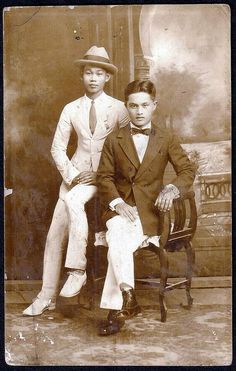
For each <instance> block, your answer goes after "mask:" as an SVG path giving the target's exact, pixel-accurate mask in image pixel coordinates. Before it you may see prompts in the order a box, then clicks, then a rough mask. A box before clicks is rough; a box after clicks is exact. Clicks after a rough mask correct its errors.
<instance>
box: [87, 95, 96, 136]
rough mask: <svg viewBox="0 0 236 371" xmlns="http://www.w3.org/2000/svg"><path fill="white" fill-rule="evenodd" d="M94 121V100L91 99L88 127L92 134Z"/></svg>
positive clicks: (94, 125)
mask: <svg viewBox="0 0 236 371" xmlns="http://www.w3.org/2000/svg"><path fill="white" fill-rule="evenodd" d="M96 123H97V117H96V110H95V107H94V100H92V101H91V107H90V111H89V127H90V131H91V133H92V134H93V133H94V131H95V127H96Z"/></svg>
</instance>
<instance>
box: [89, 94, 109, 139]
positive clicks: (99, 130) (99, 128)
mask: <svg viewBox="0 0 236 371" xmlns="http://www.w3.org/2000/svg"><path fill="white" fill-rule="evenodd" d="M99 104H102V105H103V107H104V110H103V112H104V115H103V117H101V120H100V121H99V122H98V123H97V125H96V128H95V131H94V134H93V136H94V137H95V138H100V137H104V134H106V133H107V132H110V131H111V128H112V127H113V126H114V125H113V121H112V120H111V113H112V107H113V105H112V101H111V100H110V99H107V98H106V99H104V102H99Z"/></svg>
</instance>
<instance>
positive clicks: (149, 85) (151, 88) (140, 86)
mask: <svg viewBox="0 0 236 371" xmlns="http://www.w3.org/2000/svg"><path fill="white" fill-rule="evenodd" d="M140 92H143V93H147V94H149V95H150V96H151V98H152V99H153V100H154V99H155V97H156V88H155V85H154V84H153V82H152V81H150V80H134V81H132V82H130V83H129V84H128V85H127V86H126V88H125V102H127V101H128V98H129V95H131V94H134V93H140Z"/></svg>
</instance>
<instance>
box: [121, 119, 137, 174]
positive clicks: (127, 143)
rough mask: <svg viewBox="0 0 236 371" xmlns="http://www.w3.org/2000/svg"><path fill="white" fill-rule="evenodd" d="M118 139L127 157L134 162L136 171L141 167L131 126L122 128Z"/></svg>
mask: <svg viewBox="0 0 236 371" xmlns="http://www.w3.org/2000/svg"><path fill="white" fill-rule="evenodd" d="M117 138H118V141H119V145H120V146H121V148H122V150H123V152H124V154H125V155H126V157H127V158H128V159H129V160H130V161H131V162H132V164H133V165H134V166H135V167H136V169H138V168H139V167H140V162H139V158H138V155H137V151H136V148H135V146H134V142H133V139H132V137H131V134H130V125H126V126H125V127H123V128H121V129H120V131H119V133H118V135H117Z"/></svg>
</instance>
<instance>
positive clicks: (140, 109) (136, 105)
mask: <svg viewBox="0 0 236 371" xmlns="http://www.w3.org/2000/svg"><path fill="white" fill-rule="evenodd" d="M156 104H157V103H156V102H155V101H153V100H152V98H151V96H150V95H149V94H148V93H144V92H139V93H134V94H130V95H129V97H128V101H127V102H126V107H127V110H128V112H129V117H130V120H131V121H132V123H133V124H134V125H136V126H138V127H143V126H145V125H146V124H148V123H149V122H150V121H151V119H152V114H153V112H154V111H155V108H156Z"/></svg>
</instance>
